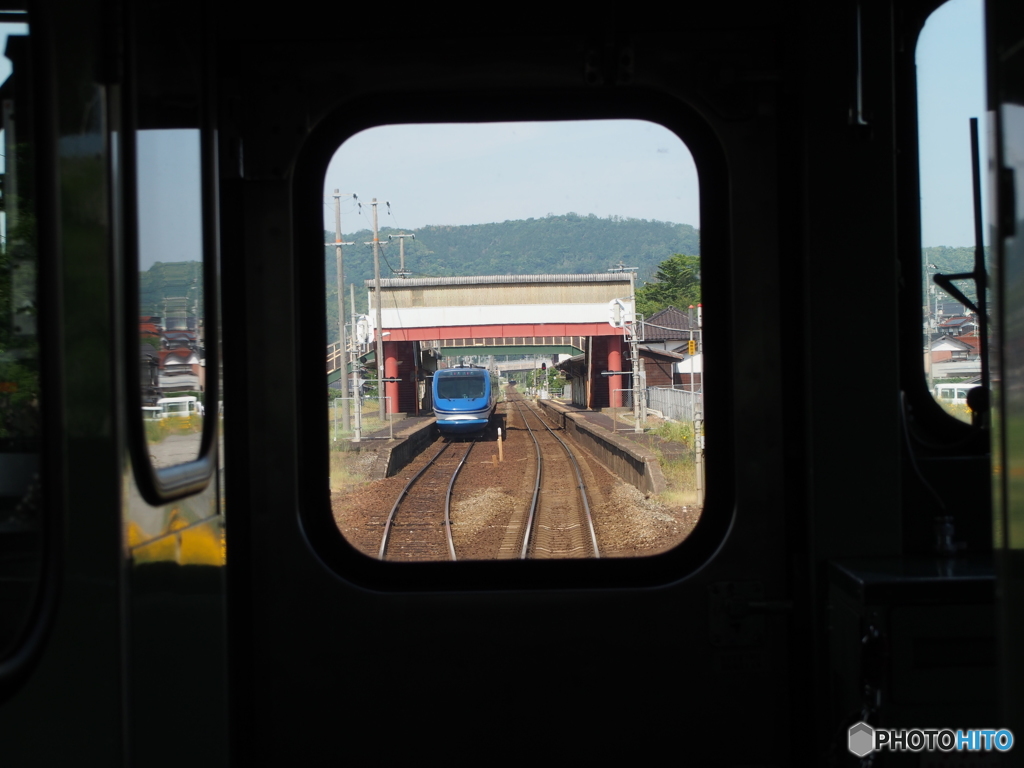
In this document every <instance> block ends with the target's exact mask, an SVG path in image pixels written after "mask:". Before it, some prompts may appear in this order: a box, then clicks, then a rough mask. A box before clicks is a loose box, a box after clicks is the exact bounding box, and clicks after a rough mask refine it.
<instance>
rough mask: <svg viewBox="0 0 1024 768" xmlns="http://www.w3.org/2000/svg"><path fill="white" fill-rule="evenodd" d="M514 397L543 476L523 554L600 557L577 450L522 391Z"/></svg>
mask: <svg viewBox="0 0 1024 768" xmlns="http://www.w3.org/2000/svg"><path fill="white" fill-rule="evenodd" d="M512 402H513V404H514V405H515V407H516V411H517V412H518V413H519V415H520V418H522V420H523V423H524V424H525V425H526V428H527V430H529V433H530V436H531V437H532V438H533V442H534V445H535V447H536V450H537V477H536V481H535V483H534V491H533V499H532V501H531V503H530V508H529V512H528V514H527V520H526V525H525V526H524V531H523V538H522V544H521V548H520V552H519V557H520V558H523V559H525V558H538V559H540V558H551V559H554V558H587V557H600V552H599V550H598V546H597V535H596V534H595V532H594V522H593V519H592V517H591V514H590V504H589V502H588V501H587V492H586V488H585V486H584V484H583V476H582V474H581V472H580V467H579V463H578V462H577V461H576V457H575V455H574V454H573V452H572V449H571V448H570V447H569V445H568V444H567V443H566V442H565V441H564V440H563V439H562V438H560V437H559V436H558V435H557V434H555V431H554V430H553V429H551V427H549V426H548V425H547V423H546V422H545V421H544V419H543V418H542V417H541V416H540V414H538V413H537V412H536V411H534V410H533V409H532V408H531V407H530V404H529V403H528V402H527V401H526V400H525V399H524V398H523V397H522V396H521V395H514V397H513V400H512ZM531 422H532V423H531ZM535 427H536V428H535ZM573 480H575V485H574V484H573V482H572V481H573Z"/></svg>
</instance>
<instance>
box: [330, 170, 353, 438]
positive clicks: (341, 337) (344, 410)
mask: <svg viewBox="0 0 1024 768" xmlns="http://www.w3.org/2000/svg"><path fill="white" fill-rule="evenodd" d="M345 195H346V196H347V195H351V196H352V198H353V199H354V200H358V199H359V198H358V196H357V195H356V194H355V193H354V192H346V193H345ZM342 197H343V195H342V194H341V193H339V192H338V190H334V242H333V243H324V245H333V246H334V261H335V265H336V266H337V268H338V344H339V347H340V349H339V353H340V354H339V357H340V358H341V381H342V397H341V428H342V430H343V431H345V432H348V430H349V426H350V425H349V401H348V398H349V397H351V395H349V394H348V393H347V392H345V391H344V390H345V388H346V387H347V386H348V371H347V370H345V369H346V368H347V367H348V363H347V360H346V358H347V355H346V354H345V353H346V351H347V349H348V345H347V344H346V343H345V267H344V260H343V259H342V256H341V246H343V245H353V243H343V242H341V198H342Z"/></svg>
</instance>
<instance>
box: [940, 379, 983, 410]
mask: <svg viewBox="0 0 1024 768" xmlns="http://www.w3.org/2000/svg"><path fill="white" fill-rule="evenodd" d="M980 386H981V384H979V383H977V382H973V383H968V382H966V381H959V382H956V383H954V384H936V385H935V386H934V388H933V394H934V395H935V399H936V400H938V401H940V402H943V403H950V404H952V405H966V404H967V393H968V392H969V391H971V390H972V389H974V388H975V387H980Z"/></svg>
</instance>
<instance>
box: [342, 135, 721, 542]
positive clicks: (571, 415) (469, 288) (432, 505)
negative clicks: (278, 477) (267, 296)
mask: <svg viewBox="0 0 1024 768" xmlns="http://www.w3.org/2000/svg"><path fill="white" fill-rule="evenodd" d="M698 202H699V190H698V183H697V174H696V169H695V166H694V161H693V158H692V157H691V155H690V152H689V151H688V150H687V148H686V146H685V145H684V144H683V143H682V142H681V141H680V139H679V137H678V136H676V135H675V134H674V133H672V132H671V131H669V130H667V129H666V128H664V127H662V126H659V125H656V124H653V123H648V122H643V121H638V120H595V121H587V122H547V123H492V124H448V125H440V124H437V125H404V126H383V127H379V128H374V129H371V130H368V131H364V132H362V133H360V134H357V135H355V136H353V137H351V138H350V139H348V141H346V142H345V143H344V145H342V147H341V148H340V149H339V150H338V152H337V153H336V154H335V156H334V158H333V160H332V161H331V163H330V166H329V168H328V170H327V173H326V178H325V185H324V208H323V214H324V245H325V249H324V260H325V278H326V279H325V283H326V294H327V295H326V298H327V303H326V306H327V317H326V319H325V320H326V331H327V340H328V342H329V344H328V347H327V349H326V350H325V358H326V361H327V376H326V384H327V387H326V389H327V395H328V398H327V417H328V419H329V434H330V446H329V448H330V467H331V478H330V484H331V489H332V500H333V509H334V515H335V520H336V521H337V524H338V526H339V528H340V530H341V531H342V533H343V534H344V536H345V537H346V538H347V540H348V541H349V542H350V543H351V544H352V545H353V546H354V547H355V548H356V549H358V550H359V551H361V552H363V553H364V554H366V555H368V556H370V557H374V558H380V559H383V560H388V561H394V560H412V561H419V560H451V559H456V560H490V559H506V558H509V559H517V558H593V557H596V556H599V557H634V556H643V555H651V554H655V553H658V552H663V551H665V550H668V549H671V548H672V547H674V546H675V545H677V544H678V543H679V542H680V541H682V540H683V539H685V538H686V537H687V536H688V535H689V534H690V532H691V531H692V530H693V528H694V526H695V525H696V523H697V520H698V518H699V517H700V515H701V512H702V509H703V503H704V499H703V488H704V479H703V478H704V474H703V396H704V381H703V351H704V348H703V307H702V304H701V256H700V232H699V224H700V222H699V218H698V212H699V206H698ZM378 276H379V277H378ZM545 424H546V425H548V426H550V427H552V429H553V430H554V431H553V432H551V433H549V432H548V431H547V429H546V428H545ZM499 432H500V437H499ZM584 433H585V434H587V435H589V437H587V438H583V437H581V435H583V434H584ZM421 434H422V435H423V436H424V437H425V438H426V439H424V440H422V441H414V442H413V444H418V445H420V446H421V449H420V451H419V453H418V455H415V456H412V457H411V463H409V464H408V465H407V466H404V467H403V466H394V464H393V463H392V462H389V460H388V458H387V457H388V456H397V455H399V452H396V451H385V450H379V449H384V448H386V447H388V446H389V445H391V442H390V441H391V439H392V438H394V439H399V440H412V439H413V438H415V437H416V436H417V435H421ZM557 438H562V439H563V440H564V441H565V446H566V447H563V446H562V445H561V444H560V443H559V441H558V439H557ZM584 440H586V446H587V450H583V449H582V445H583V444H584V442H583V441H584ZM613 446H627V447H628V448H627V450H631V451H634V452H635V455H636V456H648V457H649V456H650V455H651V454H650V453H649V451H652V450H653V451H654V452H655V453H656V454H657V456H658V457H659V460H658V461H652V462H649V463H648V464H647V465H646V466H647V470H646V474H644V472H643V471H641V472H640V473H635V474H628V473H625V474H622V475H619V474H616V473H617V472H623V469H622V464H621V463H617V462H616V461H615V458H614V456H615V453H616V451H617V450H619V449H618V448H615V447H613ZM566 448H568V449H570V450H571V451H572V454H573V456H574V458H575V461H576V464H577V465H578V469H577V466H574V464H573V462H572V460H570V458H568V455H567V451H566ZM435 457H436V461H433V463H431V460H433V459H434V458H435ZM640 464H641V465H643V460H641V461H640ZM460 467H461V468H460ZM421 469H422V470H423V474H422V475H420V476H419V477H418V479H416V480H415V481H414V482H413V484H412V485H411V486H410V487H409V489H408V492H407V493H405V494H404V495H403V488H404V487H405V486H406V484H407V483H408V482H409V481H410V479H411V478H413V476H414V475H416V473H417V472H418V471H420V470H421ZM456 472H457V473H458V474H457V475H456ZM453 475H454V476H455V479H454V480H452V477H453ZM374 480H379V482H372V481H374ZM538 483H539V485H538ZM580 486H582V487H583V488H584V489H585V494H586V495H585V499H584V498H581V496H580V494H579V491H578V488H579V487H580ZM449 489H450V491H449ZM449 493H450V506H449V505H447V504H446V495H448V494H449ZM446 506H447V507H448V509H447V510H446ZM588 509H589V513H588Z"/></svg>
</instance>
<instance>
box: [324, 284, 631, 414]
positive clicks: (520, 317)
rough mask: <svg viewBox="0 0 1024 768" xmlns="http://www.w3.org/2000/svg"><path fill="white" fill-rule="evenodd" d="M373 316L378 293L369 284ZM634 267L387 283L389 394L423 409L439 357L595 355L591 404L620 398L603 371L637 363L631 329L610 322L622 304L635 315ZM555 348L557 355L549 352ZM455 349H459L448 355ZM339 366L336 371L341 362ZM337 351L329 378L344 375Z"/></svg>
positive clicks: (617, 381) (618, 381)
mask: <svg viewBox="0 0 1024 768" xmlns="http://www.w3.org/2000/svg"><path fill="white" fill-rule="evenodd" d="M366 288H367V291H368V294H369V307H370V317H371V319H373V318H374V317H375V312H376V306H377V296H376V290H375V286H374V281H373V280H367V281H366ZM631 290H632V283H631V280H630V276H629V274H627V273H622V272H618V273H614V272H613V273H603V274H580V275H489V276H467V277H431V278H413V279H401V278H391V279H387V280H381V281H380V305H381V326H382V329H381V333H382V336H383V339H384V344H383V347H384V361H383V374H384V378H385V380H388V381H386V384H385V395H386V396H387V397H388V398H390V399H389V400H388V403H389V404H396V405H395V406H394V409H395V410H396V411H399V412H415V411H416V409H417V383H418V382H419V381H423V380H424V379H425V378H426V376H427V375H429V373H430V371H431V370H432V369H431V368H429V365H430V364H431V363H429V362H427V361H426V360H425V359H424V355H423V351H424V350H425V349H432V350H434V352H430V353H427V354H428V356H429V357H430V358H431V359H434V356H435V355H438V356H453V357H457V356H458V355H459V354H463V355H491V354H495V355H502V354H505V355H509V354H527V355H529V354H544V355H548V354H570V355H577V354H580V353H584V354H586V355H587V360H588V370H589V371H590V376H591V379H592V386H591V390H592V392H593V395H594V396H593V400H594V402H593V403H591V407H605V406H608V405H610V404H615V401H616V400H618V399H620V398H621V395H619V394H618V393H617V392H616V390H622V389H623V376H621V375H616V376H602V375H601V373H602V372H603V371H607V370H611V371H621V370H624V368H623V366H624V365H628V359H629V356H628V354H623V353H624V352H625V344H624V337H623V333H624V332H623V329H622V328H621V327H613V326H612V324H611V323H610V322H609V320H610V318H611V316H612V312H613V310H614V311H615V312H616V313H617V316H620V314H621V311H622V309H623V308H625V309H626V315H627V319H631V317H632V301H631V298H630V296H631ZM549 350H550V351H549ZM449 353H451V354H450V355H449ZM332 362H333V367H332ZM339 369H340V362H339V360H338V355H337V350H334V355H333V357H332V356H330V354H329V357H328V380H329V381H330V380H331V378H332V377H331V374H332V373H333V374H334V376H333V378H334V380H337V378H338V376H339V375H340V370H339Z"/></svg>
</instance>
